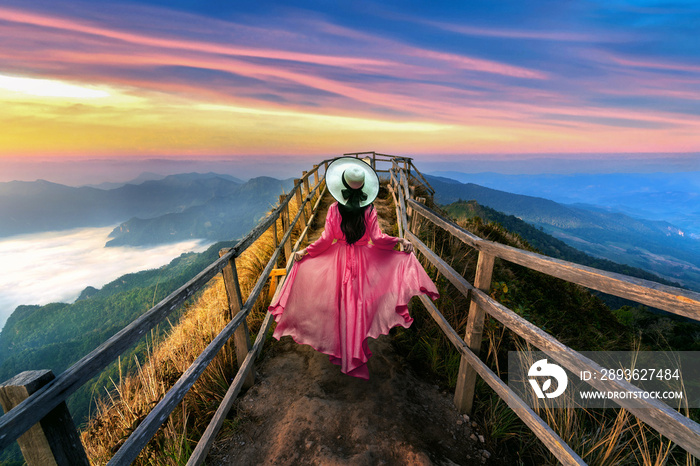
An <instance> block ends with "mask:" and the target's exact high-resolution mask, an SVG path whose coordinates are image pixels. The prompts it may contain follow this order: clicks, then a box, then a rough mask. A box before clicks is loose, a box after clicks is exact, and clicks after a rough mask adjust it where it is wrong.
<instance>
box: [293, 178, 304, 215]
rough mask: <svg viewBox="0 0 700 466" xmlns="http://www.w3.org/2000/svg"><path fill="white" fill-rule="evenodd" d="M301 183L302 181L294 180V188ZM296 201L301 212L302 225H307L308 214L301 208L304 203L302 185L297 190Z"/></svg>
mask: <svg viewBox="0 0 700 466" xmlns="http://www.w3.org/2000/svg"><path fill="white" fill-rule="evenodd" d="M300 181H301V180H300V179H297V180H294V186H296V185H297V184H299V182H300ZM296 200H297V209H300V210H301V224H302V225H306V212H304V210H303V209H302V208H301V203H302V199H301V185H299V187H298V188H297V190H296Z"/></svg>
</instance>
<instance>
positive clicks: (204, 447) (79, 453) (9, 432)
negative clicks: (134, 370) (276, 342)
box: [0, 160, 330, 466]
mask: <svg viewBox="0 0 700 466" xmlns="http://www.w3.org/2000/svg"><path fill="white" fill-rule="evenodd" d="M329 162H330V160H325V161H323V162H321V164H320V165H315V166H314V167H313V170H311V171H310V172H308V173H307V172H304V173H303V176H302V178H301V179H298V180H295V183H294V188H293V189H292V190H291V192H290V193H289V194H287V195H286V196H280V204H279V206H278V207H277V208H275V209H274V210H273V211H272V212H271V213H270V214H269V215H268V216H267V217H266V218H265V219H264V220H263V221H261V222H260V223H259V224H258V225H257V226H256V227H255V228H254V229H253V230H252V231H251V232H250V233H248V235H246V236H245V237H244V238H243V239H242V240H240V241H239V242H238V244H236V245H235V246H234V247H233V248H230V249H227V250H222V251H221V253H220V257H219V259H218V260H216V261H215V262H213V263H212V264H211V265H209V266H208V267H207V268H205V269H204V270H203V271H202V272H200V273H199V274H198V275H197V276H196V277H194V278H193V279H191V280H190V281H189V282H187V283H186V284H185V285H183V286H182V287H181V288H179V289H178V290H176V291H174V292H173V293H172V294H170V295H169V296H168V297H166V298H165V299H163V300H162V301H161V302H160V303H158V304H157V305H155V306H154V307H153V308H151V309H150V310H148V311H147V312H145V313H144V314H143V315H141V316H140V317H139V318H137V319H135V320H134V321H133V322H132V323H131V324H129V325H128V326H126V327H125V328H123V329H122V330H121V331H119V332H118V333H117V334H115V335H114V336H112V337H111V338H109V339H108V340H107V341H106V342H104V343H103V344H102V345H100V346H99V347H98V348H96V349H95V350H94V351H92V352H91V353H90V354H88V355H87V356H85V357H84V358H82V359H81V360H80V361H78V362H77V363H75V364H74V365H73V366H71V367H70V368H68V369H67V370H66V371H65V372H63V373H62V374H60V375H59V376H58V377H55V378H54V377H53V375H52V374H51V373H50V371H27V372H24V373H22V374H19V375H18V376H16V377H14V378H13V379H11V380H9V381H7V382H5V383H4V384H2V387H0V400H2V402H3V408H4V410H5V414H4V415H3V416H2V417H0V450H2V449H3V448H6V447H7V446H9V445H10V444H12V442H14V441H15V440H18V439H19V443H20V447H21V448H22V452H23V454H24V456H25V460H26V461H27V462H28V464H29V465H30V466H32V465H42V466H43V465H44V464H59V465H71V466H73V465H80V464H89V462H88V459H87V456H86V455H85V451H84V449H83V447H82V445H81V444H80V440H79V437H78V436H77V433H76V432H75V427H73V426H72V422H70V421H71V419H70V414H69V413H68V411H67V408H66V407H65V400H66V399H67V398H68V397H69V396H70V395H71V394H72V393H74V392H75V391H76V390H77V389H78V388H80V387H81V386H82V385H83V384H85V383H86V382H87V381H89V380H90V379H92V378H93V377H95V376H96V375H98V374H99V373H100V372H101V371H103V370H104V369H105V368H106V367H107V366H108V365H109V364H111V363H112V362H113V361H115V360H116V359H117V358H118V357H119V356H120V355H121V354H122V353H123V352H124V351H125V350H126V349H127V348H129V347H131V346H132V345H133V344H134V343H136V342H138V341H139V340H140V339H141V338H143V337H145V336H146V335H147V334H148V333H149V331H150V330H151V329H153V328H154V327H155V326H156V325H158V324H159V323H161V322H163V321H164V320H165V319H166V318H167V317H168V316H169V315H170V314H171V313H172V312H173V311H174V310H176V309H177V308H178V307H179V306H180V305H182V304H183V303H184V302H185V301H186V300H187V299H188V298H190V297H191V296H193V295H194V294H195V293H196V292H198V291H199V290H201V289H202V288H203V287H204V286H205V285H206V284H207V283H208V282H209V281H210V280H211V279H212V278H214V277H215V276H216V275H217V274H219V273H222V274H223V277H224V284H225V288H226V292H227V295H228V300H229V309H230V318H231V320H230V322H229V323H228V324H227V325H226V326H225V327H224V329H223V330H222V331H221V333H219V334H218V335H217V336H216V337H215V338H214V339H213V340H212V341H211V343H210V344H209V345H208V346H207V348H206V349H205V350H204V351H203V352H202V353H201V354H200V355H199V357H198V358H197V359H196V360H195V361H194V362H193V363H192V365H191V366H190V367H189V368H188V369H187V370H186V371H185V373H184V374H183V375H182V376H181V377H180V378H179V379H178V381H177V382H176V383H175V385H174V386H173V387H172V388H171V389H170V390H169V391H168V392H167V393H166V394H165V396H164V397H163V399H162V400H161V401H160V402H159V403H158V404H157V405H156V406H155V407H154V408H153V410H152V411H151V412H150V413H149V414H148V416H147V417H146V418H145V419H144V420H143V421H142V422H141V423H140V424H139V425H138V427H137V428H136V429H135V430H134V431H133V433H132V434H131V435H130V436H129V438H128V439H127V440H126V441H125V443H124V444H122V445H121V447H120V448H119V450H118V451H117V452H116V454H115V455H114V457H113V458H112V459H111V460H110V461H109V463H108V464H110V465H126V464H131V462H132V461H134V459H135V458H136V457H137V456H138V455H139V453H140V452H141V450H142V449H143V448H144V447H145V446H146V444H147V443H148V442H149V440H150V439H151V438H152V437H153V436H154V435H155V434H156V432H157V431H158V429H159V428H160V426H161V425H162V424H163V423H164V422H165V421H166V420H167V418H168V416H169V415H170V413H171V412H172V411H173V410H174V409H175V407H176V406H177V405H178V404H179V403H180V401H182V399H183V398H184V396H185V395H186V394H187V392H188V391H189V390H190V388H191V387H192V386H193V385H194V383H195V382H196V381H197V379H198V377H199V376H200V375H201V374H202V372H204V370H205V369H206V367H207V366H208V365H209V363H210V362H211V361H212V360H213V359H214V357H215V356H216V354H217V353H218V352H219V350H220V349H221V348H222V347H223V346H224V344H225V343H226V342H227V341H228V340H229V339H230V338H231V337H232V336H234V346H235V350H236V355H237V360H238V365H239V368H238V372H237V375H236V377H235V378H234V380H233V382H232V384H231V386H230V388H229V389H228V392H227V393H226V395H225V398H224V400H223V402H222V403H221V405H220V407H219V409H218V410H217V412H216V414H215V415H214V417H213V419H212V421H211V422H210V424H209V426H208V428H207V429H206V431H205V433H204V435H203V437H202V438H201V440H200V441H199V443H198V445H197V447H196V449H195V450H194V452H193V454H192V455H191V457H190V460H189V461H188V463H187V464H188V465H190V464H192V465H195V464H201V463H202V462H203V461H204V458H205V457H206V454H207V452H208V450H209V448H210V447H211V444H212V442H213V440H214V437H215V436H216V433H217V432H218V430H219V429H220V427H221V425H222V423H223V420H224V418H225V416H226V413H227V412H228V411H229V409H230V408H231V404H232V403H233V400H234V399H235V398H236V396H237V395H238V393H239V392H240V390H241V388H242V387H243V386H244V385H250V384H251V383H252V381H253V374H254V370H253V361H254V360H255V357H256V356H257V354H258V353H259V352H260V349H261V347H262V344H263V342H264V341H265V336H266V334H267V331H268V329H269V327H270V324H271V322H272V319H271V315H270V314H269V313H268V315H267V316H266V318H265V320H264V322H263V325H262V328H261V329H260V331H259V333H258V335H257V337H256V340H255V343H254V344H253V345H252V346H251V345H250V340H249V337H248V328H247V325H246V320H245V319H246V316H247V315H248V313H249V312H250V310H251V309H252V307H253V305H254V304H255V302H256V301H257V299H258V297H259V296H260V293H261V292H262V290H263V287H264V285H265V283H266V281H267V280H268V278H269V276H270V274H271V273H272V271H273V270H274V269H275V267H276V265H277V261H278V258H279V257H280V256H281V255H282V254H283V253H284V259H285V260H286V263H287V267H291V264H292V263H293V260H292V256H293V254H294V252H295V251H296V250H297V249H298V248H299V247H300V245H301V243H302V242H303V241H304V239H305V237H306V235H307V234H308V232H309V228H310V225H311V223H312V222H313V221H314V218H315V216H316V214H317V211H318V207H319V205H320V202H321V198H322V197H323V195H324V194H325V192H326V188H325V179H324V178H323V177H321V176H320V174H319V168H320V167H324V169H327V167H328V163H329ZM312 177H313V186H311V182H310V179H311V178H312ZM292 199H294V200H295V201H296V205H297V207H298V210H297V212H296V215H295V217H294V218H293V219H290V211H289V204H290V201H291V200H292ZM314 201H315V204H314V205H313V206H312V205H311V204H312V202H314ZM300 220H301V222H302V225H304V229H303V231H302V233H301V235H300V236H299V238H298V240H297V241H296V243H295V244H294V245H293V246H292V244H291V241H292V237H291V235H292V231H293V229H294V228H295V226H296V225H297V223H298V222H299V221H300ZM278 228H281V229H282V232H283V236H282V239H281V240H280V241H279V244H278V242H277V231H278ZM269 229H272V231H273V236H274V238H275V250H274V252H273V254H272V257H270V259H269V261H268V263H267V265H266V267H265V269H264V271H263V272H262V274H261V275H260V277H259V278H258V280H257V282H256V284H255V286H254V287H253V289H252V291H251V292H250V294H249V296H248V298H247V300H246V302H245V303H243V302H242V296H241V291H240V286H239V283H238V277H237V272H236V258H238V257H239V256H240V255H241V254H242V253H243V252H244V251H245V250H246V249H247V248H248V247H249V246H250V245H252V244H253V243H254V242H255V241H256V240H257V239H258V238H260V236H261V235H262V234H263V233H264V232H266V231H267V230H269ZM277 275H279V273H278V274H277ZM280 287H281V283H280ZM278 289H279V287H278ZM57 413H58V414H57ZM66 426H68V428H67V429H66V428H65V427H66ZM65 430H67V431H68V432H67V433H65V432H63V431H65ZM54 431H60V432H58V433H55V432H54ZM20 436H21V438H20Z"/></svg>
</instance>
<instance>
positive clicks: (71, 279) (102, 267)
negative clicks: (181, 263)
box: [0, 227, 211, 328]
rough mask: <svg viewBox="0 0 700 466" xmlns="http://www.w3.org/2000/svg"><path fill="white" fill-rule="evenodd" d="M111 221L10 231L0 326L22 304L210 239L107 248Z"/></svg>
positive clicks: (3, 250)
mask: <svg viewBox="0 0 700 466" xmlns="http://www.w3.org/2000/svg"><path fill="white" fill-rule="evenodd" d="M113 228H114V227H106V228H80V229H75V230H69V231H61V232H51V233H37V234H31V235H22V236H14V237H11V238H5V239H2V240H0V328H2V327H3V326H4V325H5V322H6V321H7V318H8V317H9V316H10V314H12V312H13V311H14V310H15V308H16V307H17V306H18V305H20V304H41V305H43V304H48V303H51V302H73V301H74V300H75V299H76V298H77V297H78V296H79V295H80V292H81V291H82V290H84V289H85V287H87V286H94V287H95V288H101V287H102V286H103V285H105V284H106V283H109V282H111V281H112V280H114V279H116V278H118V277H120V276H122V275H124V274H127V273H132V272H138V271H141V270H147V269H154V268H158V267H160V266H162V265H166V264H168V263H169V262H170V261H171V260H172V259H174V258H176V257H178V256H179V255H180V254H182V253H184V252H191V251H194V252H202V251H204V250H205V249H206V248H207V247H208V246H210V245H211V243H205V242H202V241H200V240H192V241H184V242H180V243H173V244H167V245H162V246H155V247H146V248H133V247H117V248H105V247H104V245H105V243H106V242H107V239H108V238H107V237H108V235H109V233H110V232H111V231H112V230H113Z"/></svg>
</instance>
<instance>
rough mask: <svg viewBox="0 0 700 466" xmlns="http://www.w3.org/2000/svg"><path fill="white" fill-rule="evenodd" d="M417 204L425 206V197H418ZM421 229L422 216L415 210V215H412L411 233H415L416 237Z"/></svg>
mask: <svg viewBox="0 0 700 466" xmlns="http://www.w3.org/2000/svg"><path fill="white" fill-rule="evenodd" d="M416 202H420V203H421V204H425V198H424V197H417V198H416ZM419 229H420V214H419V213H418V212H417V211H416V210H415V209H413V214H412V215H411V231H412V232H413V234H414V235H417V234H418V230H419Z"/></svg>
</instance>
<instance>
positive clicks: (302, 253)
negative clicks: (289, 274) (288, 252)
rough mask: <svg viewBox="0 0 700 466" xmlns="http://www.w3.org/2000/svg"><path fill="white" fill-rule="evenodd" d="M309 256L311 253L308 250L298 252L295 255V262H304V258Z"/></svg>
mask: <svg viewBox="0 0 700 466" xmlns="http://www.w3.org/2000/svg"><path fill="white" fill-rule="evenodd" d="M308 254H309V253H308V252H307V251H306V248H304V249H301V250H299V251H297V252H295V253H294V260H295V261H300V260H302V259H303V258H304V257H306V256H307V255H308Z"/></svg>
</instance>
